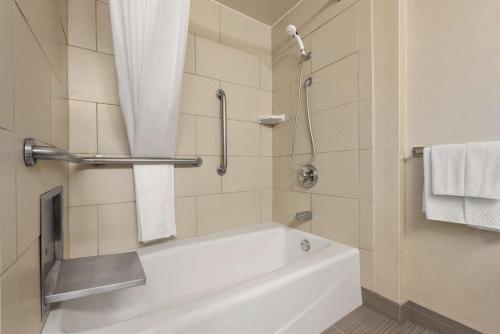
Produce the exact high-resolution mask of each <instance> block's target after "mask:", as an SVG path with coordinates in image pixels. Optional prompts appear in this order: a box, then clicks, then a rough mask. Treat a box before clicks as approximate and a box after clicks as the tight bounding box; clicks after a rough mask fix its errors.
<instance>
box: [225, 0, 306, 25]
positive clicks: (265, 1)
mask: <svg viewBox="0 0 500 334" xmlns="http://www.w3.org/2000/svg"><path fill="white" fill-rule="evenodd" d="M217 1H218V2H220V3H221V4H223V5H225V6H227V7H230V8H232V9H234V10H237V11H238V12H240V13H243V14H245V15H247V16H250V17H251V18H254V19H256V20H257V21H260V22H262V23H264V24H267V25H269V26H272V25H273V24H274V23H275V22H276V21H278V19H279V18H280V17H282V16H283V15H284V14H285V13H286V12H287V11H289V10H290V9H291V8H292V7H293V6H295V4H297V3H298V2H299V1H300V0H217Z"/></svg>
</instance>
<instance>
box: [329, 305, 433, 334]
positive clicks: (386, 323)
mask: <svg viewBox="0 0 500 334" xmlns="http://www.w3.org/2000/svg"><path fill="white" fill-rule="evenodd" d="M323 334H438V333H437V332H434V331H431V330H428V329H425V328H422V327H420V326H417V325H414V324H412V323H410V322H407V323H405V324H403V325H400V324H398V323H397V322H395V321H394V320H392V319H389V318H387V317H385V316H383V315H381V314H380V313H377V312H375V311H373V310H372V309H370V308H368V307H366V306H361V307H359V308H358V309H356V310H355V311H353V312H352V313H350V314H348V315H347V316H345V317H344V318H342V319H341V320H339V321H338V322H337V323H336V324H335V325H334V326H333V327H332V328H330V329H329V330H327V331H326V332H325V333H323Z"/></svg>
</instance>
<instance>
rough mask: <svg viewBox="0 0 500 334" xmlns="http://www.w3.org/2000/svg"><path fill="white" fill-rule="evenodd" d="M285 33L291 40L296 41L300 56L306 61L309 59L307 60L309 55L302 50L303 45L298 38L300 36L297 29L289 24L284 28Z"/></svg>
mask: <svg viewBox="0 0 500 334" xmlns="http://www.w3.org/2000/svg"><path fill="white" fill-rule="evenodd" d="M286 32H287V33H288V36H290V37H292V38H293V39H295V41H297V45H298V46H299V49H300V55H301V56H302V57H303V58H304V59H306V60H307V59H309V58H308V57H309V55H308V53H307V52H306V50H305V48H304V43H303V42H302V38H300V35H299V33H298V32H297V28H296V27H295V26H294V25H293V24H290V25H288V27H286Z"/></svg>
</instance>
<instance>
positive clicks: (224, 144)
mask: <svg viewBox="0 0 500 334" xmlns="http://www.w3.org/2000/svg"><path fill="white" fill-rule="evenodd" d="M216 95H217V97H218V98H219V100H220V114H221V115H220V116H221V122H222V127H221V129H222V136H221V137H222V138H221V139H222V143H221V144H222V155H221V162H220V166H219V167H217V174H219V175H220V176H222V175H224V174H226V171H227V102H226V93H225V92H224V90H222V89H218V90H217V92H216Z"/></svg>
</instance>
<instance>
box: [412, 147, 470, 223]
mask: <svg viewBox="0 0 500 334" xmlns="http://www.w3.org/2000/svg"><path fill="white" fill-rule="evenodd" d="M432 176H433V175H432V165H431V149H430V148H428V147H426V148H425V149H424V193H423V200H422V204H423V205H422V206H423V207H422V211H424V212H425V216H426V218H427V219H430V220H441V221H446V222H450V223H459V224H465V217H464V198H463V197H459V196H444V195H434V194H433V193H432Z"/></svg>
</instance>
